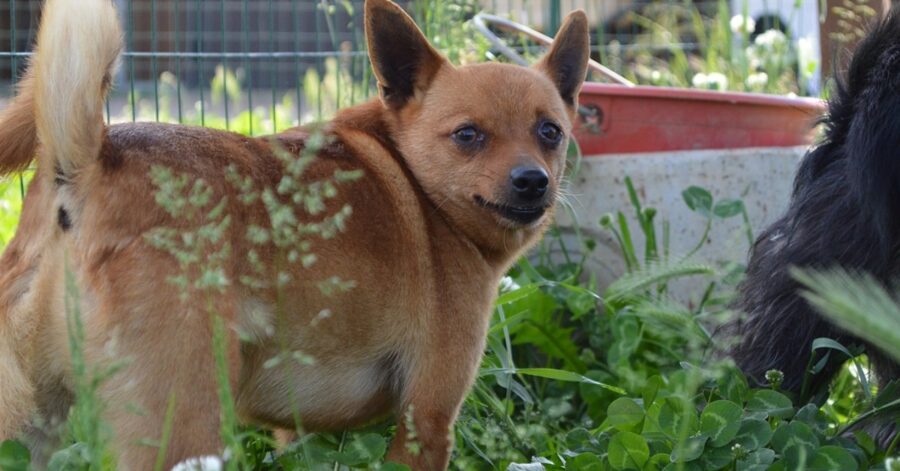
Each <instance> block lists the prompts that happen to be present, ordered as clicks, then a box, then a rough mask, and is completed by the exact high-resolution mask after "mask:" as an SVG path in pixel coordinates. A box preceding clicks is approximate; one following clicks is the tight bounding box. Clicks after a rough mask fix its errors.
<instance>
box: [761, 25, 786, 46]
mask: <svg viewBox="0 0 900 471" xmlns="http://www.w3.org/2000/svg"><path fill="white" fill-rule="evenodd" d="M753 43H754V44H756V45H757V46H759V47H764V48H767V49H775V48H780V47H783V46H784V45H785V44H787V36H785V35H784V33H783V32H781V31H779V30H777V29H770V30H768V31H766V32H765V33H763V34H760V35H759V36H757V37H756V39H754V40H753Z"/></svg>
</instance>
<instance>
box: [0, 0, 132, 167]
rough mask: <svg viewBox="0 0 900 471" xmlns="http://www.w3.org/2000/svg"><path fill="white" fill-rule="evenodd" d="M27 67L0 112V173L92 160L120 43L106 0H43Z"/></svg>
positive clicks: (116, 20)
mask: <svg viewBox="0 0 900 471" xmlns="http://www.w3.org/2000/svg"><path fill="white" fill-rule="evenodd" d="M42 15H43V18H42V20H41V28H40V33H39V34H38V40H37V45H36V47H35V53H34V56H33V57H32V59H31V63H30V66H29V70H28V74H27V75H26V77H25V78H24V79H23V81H22V84H21V86H20V88H19V94H18V96H17V97H16V99H15V100H14V101H13V102H12V104H11V105H10V106H9V107H8V108H7V109H6V110H5V111H4V112H3V114H2V115H0V173H9V172H12V171H15V170H21V169H23V168H25V167H26V166H28V165H29V163H31V161H32V159H33V158H34V155H35V149H36V145H39V146H40V150H39V154H40V156H39V165H41V166H44V165H47V166H50V168H55V169H56V171H57V172H59V173H62V174H63V175H64V176H71V175H74V174H76V173H77V172H78V169H80V168H81V167H83V166H84V165H85V164H87V163H89V162H91V161H94V160H95V159H96V158H97V155H98V154H99V151H100V146H101V143H102V140H103V133H104V125H103V104H104V101H105V99H106V93H107V91H108V89H109V85H110V82H111V79H110V78H111V77H112V75H113V73H114V71H115V68H116V64H117V62H118V57H119V53H120V51H121V50H122V31H121V28H120V26H119V18H118V15H117V14H116V10H115V8H114V7H113V3H112V0H47V2H46V3H45V4H44V9H43V12H42Z"/></svg>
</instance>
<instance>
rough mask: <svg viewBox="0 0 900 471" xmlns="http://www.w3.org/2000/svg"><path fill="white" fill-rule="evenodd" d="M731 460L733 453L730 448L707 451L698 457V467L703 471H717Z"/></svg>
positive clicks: (724, 447)
mask: <svg viewBox="0 0 900 471" xmlns="http://www.w3.org/2000/svg"><path fill="white" fill-rule="evenodd" d="M732 460H734V453H732V452H731V447H730V446H723V447H719V448H712V449H707V450H706V451H704V452H703V454H702V455H700V465H701V466H702V467H703V469H704V471H717V470H719V469H722V468H724V467H726V466H728V465H729V464H731V461H732Z"/></svg>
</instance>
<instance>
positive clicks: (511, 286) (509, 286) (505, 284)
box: [500, 276, 521, 293]
mask: <svg viewBox="0 0 900 471" xmlns="http://www.w3.org/2000/svg"><path fill="white" fill-rule="evenodd" d="M519 288H521V286H519V284H518V283H516V282H515V280H513V279H512V277H510V276H504V277H503V278H501V279H500V292H501V293H508V292H510V291H515V290H517V289H519Z"/></svg>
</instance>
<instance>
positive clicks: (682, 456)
mask: <svg viewBox="0 0 900 471" xmlns="http://www.w3.org/2000/svg"><path fill="white" fill-rule="evenodd" d="M707 440H708V437H707V436H706V435H694V436H693V437H688V439H687V440H685V441H684V442H682V443H679V444H677V445H676V446H675V449H674V450H673V451H672V461H673V462H675V463H681V462H688V461H694V460H696V459H697V458H699V457H700V455H702V454H703V449H704V448H705V447H706V441H707Z"/></svg>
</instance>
